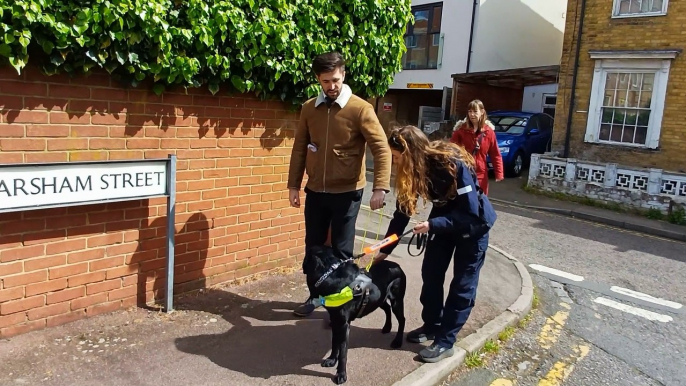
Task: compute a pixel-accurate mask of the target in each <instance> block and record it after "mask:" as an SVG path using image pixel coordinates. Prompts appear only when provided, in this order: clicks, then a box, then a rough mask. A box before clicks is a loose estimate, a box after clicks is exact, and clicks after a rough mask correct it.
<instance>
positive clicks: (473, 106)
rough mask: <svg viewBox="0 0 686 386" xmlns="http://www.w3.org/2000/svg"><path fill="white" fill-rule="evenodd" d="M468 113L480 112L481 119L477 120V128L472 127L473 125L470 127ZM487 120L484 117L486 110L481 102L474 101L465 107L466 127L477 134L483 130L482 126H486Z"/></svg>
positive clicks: (486, 117)
mask: <svg viewBox="0 0 686 386" xmlns="http://www.w3.org/2000/svg"><path fill="white" fill-rule="evenodd" d="M470 111H480V112H481V118H479V127H474V125H472V120H471V119H469V112H470ZM487 120H488V116H487V115H486V109H485V108H484V104H483V102H481V101H480V100H478V99H474V100H473V101H471V102H469V104H468V105H467V127H471V128H473V129H474V130H476V131H477V132H479V131H481V129H483V127H484V125H486V121H487Z"/></svg>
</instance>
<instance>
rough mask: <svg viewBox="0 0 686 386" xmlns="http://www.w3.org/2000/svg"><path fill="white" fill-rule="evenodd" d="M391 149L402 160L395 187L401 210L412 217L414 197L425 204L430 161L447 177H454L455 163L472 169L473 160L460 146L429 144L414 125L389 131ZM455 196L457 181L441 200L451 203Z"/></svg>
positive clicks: (427, 139) (414, 211) (414, 204)
mask: <svg viewBox="0 0 686 386" xmlns="http://www.w3.org/2000/svg"><path fill="white" fill-rule="evenodd" d="M388 144H389V145H390V147H391V149H393V150H396V151H399V152H400V153H401V154H402V155H403V157H402V160H401V161H400V163H399V164H398V165H397V170H396V178H395V184H396V189H397V196H398V204H399V206H400V209H401V210H402V211H403V212H404V213H405V214H407V215H408V216H412V215H414V214H415V213H417V198H418V197H421V198H422V199H424V202H427V201H431V198H430V197H429V184H430V181H429V177H428V172H429V170H428V164H429V161H430V160H431V161H435V162H437V163H439V164H441V165H444V166H445V167H446V169H448V171H449V172H450V174H452V175H455V173H456V170H455V169H456V167H455V163H454V162H455V161H459V162H462V163H464V164H465V165H466V166H467V167H468V168H470V169H471V170H474V158H473V157H472V155H471V154H469V153H468V152H467V151H466V150H465V149H464V148H463V147H461V146H458V145H456V144H454V143H451V142H449V141H445V140H441V141H429V138H427V137H426V134H424V132H422V131H421V130H419V129H418V128H417V127H415V126H404V127H399V128H395V129H393V130H391V133H390V135H389V137H388ZM456 195H457V181H456V180H453V184H452V186H451V188H450V189H449V191H448V194H447V196H446V197H442V198H441V199H442V200H451V199H453V198H455V196H456Z"/></svg>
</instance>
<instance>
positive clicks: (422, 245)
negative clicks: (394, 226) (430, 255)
mask: <svg viewBox="0 0 686 386" xmlns="http://www.w3.org/2000/svg"><path fill="white" fill-rule="evenodd" d="M410 232H412V231H410ZM407 233H409V232H406V233H405V234H407ZM405 234H403V236H405ZM415 236H417V250H418V251H419V252H418V253H417V254H416V255H413V254H412V252H410V247H411V246H412V240H414V238H415ZM428 240H429V234H428V233H422V234H416V233H413V234H412V237H411V238H410V242H409V243H408V244H407V254H408V255H410V256H412V257H417V256H420V255H421V254H422V253H424V251H425V250H426V242H427V241H428Z"/></svg>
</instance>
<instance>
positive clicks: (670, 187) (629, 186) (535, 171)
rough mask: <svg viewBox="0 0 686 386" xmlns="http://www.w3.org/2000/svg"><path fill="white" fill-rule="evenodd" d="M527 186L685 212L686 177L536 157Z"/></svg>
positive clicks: (609, 201) (600, 199) (649, 170)
mask: <svg viewBox="0 0 686 386" xmlns="http://www.w3.org/2000/svg"><path fill="white" fill-rule="evenodd" d="M527 185H528V186H530V187H533V188H537V189H541V190H545V191H548V192H556V193H564V194H570V195H573V196H578V197H586V198H589V199H592V200H596V201H602V202H606V203H615V204H620V205H622V206H625V207H629V208H635V209H641V210H647V209H654V210H659V211H660V212H662V213H664V214H669V213H672V212H673V211H675V210H686V174H683V173H673V172H666V171H662V170H660V169H641V168H630V167H626V166H620V165H617V164H600V163H595V162H586V161H580V160H575V159H571V158H557V157H553V156H546V155H540V154H534V155H532V157H531V167H530V169H529V180H528V182H527Z"/></svg>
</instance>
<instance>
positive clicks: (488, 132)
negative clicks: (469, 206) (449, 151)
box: [450, 119, 504, 194]
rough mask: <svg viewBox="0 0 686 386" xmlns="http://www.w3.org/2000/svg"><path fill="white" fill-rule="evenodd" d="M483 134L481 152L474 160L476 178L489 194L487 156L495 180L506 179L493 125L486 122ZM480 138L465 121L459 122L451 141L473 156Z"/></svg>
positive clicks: (475, 155) (482, 130)
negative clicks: (489, 157) (489, 159)
mask: <svg viewBox="0 0 686 386" xmlns="http://www.w3.org/2000/svg"><path fill="white" fill-rule="evenodd" d="M481 133H483V134H484V136H483V138H482V139H481V146H480V148H479V151H478V152H477V153H476V154H474V160H475V161H476V177H477V179H478V180H479V186H480V187H481V189H482V190H483V191H484V193H486V194H488V165H486V156H487V155H489V156H491V162H492V163H493V170H494V171H495V178H496V179H498V180H500V179H503V177H504V173H503V157H502V156H501V155H500V149H498V140H497V139H496V136H495V131H493V124H492V123H491V122H489V121H486V124H485V125H484V127H483V128H482V129H481ZM478 136H479V135H477V134H476V132H474V131H472V130H471V129H470V128H469V125H467V120H466V119H465V120H461V121H459V122H457V124H456V125H455V131H453V136H452V138H451V139H450V141H451V142H453V143H456V144H458V145H461V146H462V147H464V148H465V150H467V151H468V152H469V153H470V154H473V152H474V148H475V147H476V142H477V137H478Z"/></svg>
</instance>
